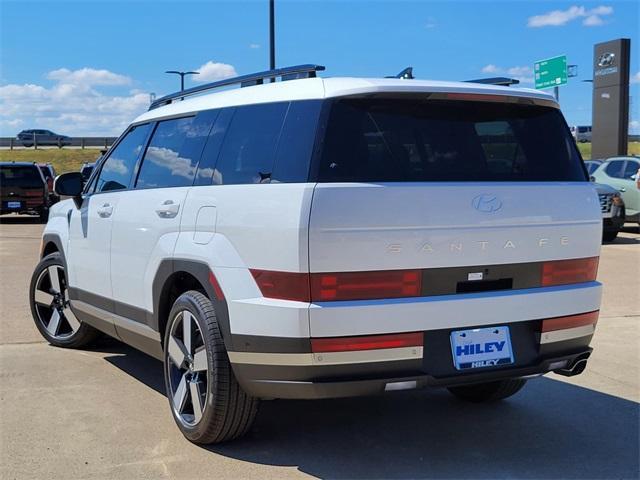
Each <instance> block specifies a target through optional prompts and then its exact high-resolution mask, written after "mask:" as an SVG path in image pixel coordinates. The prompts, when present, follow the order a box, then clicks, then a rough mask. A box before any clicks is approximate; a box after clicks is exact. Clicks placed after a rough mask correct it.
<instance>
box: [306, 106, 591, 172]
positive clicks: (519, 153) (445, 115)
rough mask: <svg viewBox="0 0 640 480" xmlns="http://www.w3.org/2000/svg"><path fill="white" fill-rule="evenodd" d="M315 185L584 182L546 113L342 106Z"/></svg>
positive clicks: (334, 115)
mask: <svg viewBox="0 0 640 480" xmlns="http://www.w3.org/2000/svg"><path fill="white" fill-rule="evenodd" d="M324 140H325V141H324V147H323V152H322V157H321V159H320V165H319V173H318V180H319V181H321V182H421V181H426V182H430V181H452V182H459V181H585V180H586V177H585V173H584V170H583V168H582V165H581V159H580V157H579V155H578V153H577V150H576V147H575V144H574V142H573V139H572V137H571V136H570V134H569V130H568V128H567V126H566V124H565V122H564V119H563V118H562V115H561V114H560V112H559V111H558V110H556V109H554V108H551V107H543V106H535V105H517V104H512V103H489V102H473V101H451V100H445V101H439V100H421V99H409V98H404V99H397V98H396V99H383V98H378V99H343V100H339V101H336V102H335V103H334V104H333V106H332V107H331V112H330V114H329V119H328V125H327V130H326V137H325V139H324Z"/></svg>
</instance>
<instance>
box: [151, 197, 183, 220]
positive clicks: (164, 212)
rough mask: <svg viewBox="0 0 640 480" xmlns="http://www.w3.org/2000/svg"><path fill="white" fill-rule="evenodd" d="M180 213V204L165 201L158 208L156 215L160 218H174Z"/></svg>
mask: <svg viewBox="0 0 640 480" xmlns="http://www.w3.org/2000/svg"><path fill="white" fill-rule="evenodd" d="M178 211H180V204H179V203H175V202H174V201H173V200H165V201H164V202H163V203H162V204H161V205H160V206H159V207H158V208H156V213H157V214H158V216H159V217H160V218H174V217H175V216H176V215H178Z"/></svg>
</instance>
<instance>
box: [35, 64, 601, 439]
mask: <svg viewBox="0 0 640 480" xmlns="http://www.w3.org/2000/svg"><path fill="white" fill-rule="evenodd" d="M321 69H323V68H322V67H318V66H314V65H304V66H299V67H291V68H286V69H280V70H276V71H269V72H263V73H260V74H256V75H249V76H244V77H240V78H236V79H232V80H225V81H221V82H217V83H215V84H212V85H206V86H203V87H197V88H194V89H191V90H187V91H184V92H179V93H176V94H173V95H170V96H168V97H165V98H162V99H159V100H158V101H156V102H155V103H154V104H153V105H152V108H151V109H150V110H149V111H148V112H147V113H145V114H143V115H141V116H140V117H138V118H137V119H136V120H135V121H134V122H133V123H132V124H131V126H130V127H129V128H128V129H127V130H126V131H125V132H124V134H123V135H122V136H121V137H120V138H119V140H118V141H117V142H116V143H115V145H114V146H113V147H112V148H111V149H110V150H109V152H108V153H107V154H106V155H104V157H103V158H102V159H101V160H100V162H99V164H98V165H97V166H96V167H95V169H94V171H93V173H92V175H91V177H90V179H89V180H88V182H87V183H86V184H85V185H84V186H83V185H82V180H81V176H80V173H79V172H75V173H68V174H64V175H61V176H59V177H58V178H57V179H56V185H55V188H56V191H57V192H58V193H59V194H60V195H68V196H72V197H73V199H69V200H65V201H62V202H60V203H58V204H56V205H55V206H54V207H52V209H51V213H50V219H49V223H48V224H47V226H46V229H45V232H44V237H43V248H42V261H41V262H40V264H39V265H38V266H37V267H36V269H35V272H34V274H33V278H32V281H31V287H30V295H31V297H30V298H31V308H32V313H33V317H34V320H35V323H36V325H37V327H38V328H39V330H40V332H41V333H42V335H43V336H44V337H45V338H46V339H47V340H48V341H49V342H50V343H51V344H53V345H57V346H60V347H73V348H77V347H82V346H85V345H87V344H88V343H90V342H91V341H93V340H94V339H95V338H96V336H97V335H98V332H104V333H106V334H108V335H111V336H113V337H116V338H119V339H121V340H122V341H124V342H126V343H128V344H130V345H132V346H134V347H136V348H138V349H140V350H142V351H144V352H147V353H149V354H150V355H153V356H155V357H157V358H158V359H161V360H162V361H163V362H164V371H165V379H166V391H167V396H168V399H169V404H170V407H171V412H172V414H173V417H174V418H175V421H176V423H177V425H178V427H179V428H180V430H181V431H182V432H183V434H184V435H185V436H186V437H187V438H188V439H190V440H191V441H193V442H197V443H211V442H221V441H225V440H230V439H233V438H237V437H239V436H241V435H243V434H244V433H245V432H247V431H248V430H249V429H250V427H251V423H252V421H253V419H254V417H255V415H256V410H257V406H258V401H259V399H273V398H300V399H313V398H327V397H342V396H353V395H369V394H378V393H383V392H388V391H395V390H402V389H413V388H419V387H425V386H432V387H446V388H448V389H449V390H450V391H451V392H452V393H453V394H454V395H455V396H457V397H459V398H461V399H464V400H469V401H472V402H481V401H491V400H498V399H502V398H506V397H508V396H510V395H513V394H514V393H516V392H517V391H518V390H520V389H521V388H522V386H523V385H524V384H525V382H526V381H527V379H529V378H532V377H535V376H539V375H544V374H546V373H548V372H556V373H560V374H563V375H576V374H578V373H580V372H582V370H583V369H584V368H585V365H586V361H587V358H588V357H589V355H590V353H591V348H590V347H589V343H590V340H591V337H592V335H593V333H594V330H595V325H596V321H597V319H598V311H599V308H600V296H601V290H602V287H601V285H600V283H598V282H597V281H596V272H597V266H598V258H599V253H600V239H601V236H602V219H601V212H600V204H599V201H598V196H597V195H596V192H595V190H594V188H593V186H592V185H591V184H590V182H589V179H588V177H587V174H586V172H585V170H584V167H583V166H582V161H581V158H580V155H579V153H578V151H577V149H576V146H575V143H574V142H573V140H572V138H571V135H570V132H569V129H568V127H567V125H566V123H565V120H564V119H563V117H562V114H561V113H560V110H559V108H558V105H557V103H556V102H555V101H554V99H553V98H552V97H551V96H549V95H547V94H545V93H540V92H536V91H534V90H526V89H515V88H509V87H499V86H494V85H481V84H474V83H464V82H433V81H419V80H400V79H388V78H385V79H379V78H373V79H363V78H318V77H316V71H318V70H321ZM273 78H276V79H279V80H281V81H277V82H274V83H269V80H270V79H273ZM233 83H237V84H239V85H241V86H242V87H243V88H237V89H228V88H227V89H223V90H218V89H217V87H222V86H225V87H226V86H229V85H230V84H233ZM196 94H197V95H196Z"/></svg>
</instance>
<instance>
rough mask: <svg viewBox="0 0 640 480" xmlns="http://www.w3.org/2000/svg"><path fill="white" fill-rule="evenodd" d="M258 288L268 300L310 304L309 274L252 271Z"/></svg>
mask: <svg viewBox="0 0 640 480" xmlns="http://www.w3.org/2000/svg"><path fill="white" fill-rule="evenodd" d="M251 275H253V278H255V280H256V283H257V284H258V288H260V291H261V292H262V295H264V296H265V297H267V298H279V299H282V300H297V301H300V302H309V301H310V300H311V298H310V296H309V274H308V273H297V272H274V271H270V270H251Z"/></svg>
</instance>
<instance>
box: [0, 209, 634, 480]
mask: <svg viewBox="0 0 640 480" xmlns="http://www.w3.org/2000/svg"><path fill="white" fill-rule="evenodd" d="M41 232H42V225H38V224H36V223H33V222H30V221H29V220H25V219H24V218H15V217H14V218H9V219H4V222H3V223H2V224H0V282H1V285H2V288H1V289H0V311H1V313H2V321H0V378H1V379H2V382H1V383H0V459H1V465H0V478H2V479H58V478H59V479H65V480H68V479H75V478H83V479H85V478H109V479H127V480H128V479H137V478H150V479H154V478H172V479H174V478H175V479H179V478H185V479H192V478H193V479H195V478H198V479H202V478H216V479H222V478H261V479H263V478H288V477H303V476H315V477H321V478H341V479H346V478H358V479H363V478H426V477H429V478H446V479H454V478H554V479H555V478H580V479H586V478H638V477H639V463H638V456H639V452H640V445H639V436H640V433H639V432H640V408H639V403H638V402H640V368H639V365H640V235H638V233H637V231H635V230H634V231H629V232H627V233H623V234H621V236H620V238H619V239H618V240H616V242H614V243H613V244H608V245H605V246H603V250H602V254H601V257H600V269H599V280H600V281H602V282H603V283H604V285H605V288H604V299H603V305H602V310H601V315H600V320H599V323H598V328H597V331H596V335H595V337H594V341H593V342H592V346H593V347H594V348H595V351H594V354H593V356H592V357H591V360H590V361H589V365H588V366H587V370H586V371H585V373H583V374H582V375H579V376H576V377H572V378H564V377H560V376H557V375H555V374H550V375H548V376H546V377H544V378H540V379H536V380H533V381H530V382H529V383H528V384H527V386H525V388H524V389H523V390H522V392H520V393H519V394H517V395H516V396H514V397H512V398H511V399H509V400H507V401H505V402H502V403H499V404H491V405H470V404H466V403H463V402H460V401H458V400H456V399H454V398H453V397H452V396H450V395H449V394H448V393H447V392H446V391H443V390H435V389H434V390H420V391H411V392H396V393H392V394H387V395H384V396H378V397H369V398H353V399H342V400H323V401H291V400H275V401H269V402H263V403H262V404H261V408H260V412H259V414H258V419H257V421H256V423H255V426H254V428H253V429H252V431H251V432H250V434H249V435H248V436H247V437H246V438H244V439H242V440H240V441H237V442H234V443H230V444H225V445H219V446H212V447H208V448H203V447H199V446H196V445H193V444H191V443H189V442H188V441H186V440H185V439H184V438H183V437H182V435H181V434H180V432H179V430H178V429H177V427H176V426H175V425H174V422H173V419H172V417H171V414H170V411H169V405H168V402H167V399H166V397H165V396H164V393H163V390H164V387H163V377H162V368H161V364H160V363H159V362H158V361H156V360H154V359H152V358H150V357H147V356H146V355H144V354H142V353H139V352H137V351H136V350H134V349H132V348H130V347H128V346H125V345H123V344H121V343H119V342H118V341H116V340H110V339H104V340H101V341H100V342H99V343H98V344H97V345H96V346H95V347H92V348H91V349H87V350H63V349H58V348H55V347H51V346H49V345H48V344H47V343H45V342H44V341H43V339H42V337H41V336H40V335H39V333H38V332H37V330H36V328H35V326H34V325H33V321H32V319H31V314H30V311H29V306H28V299H27V297H28V283H29V278H30V275H31V272H32V269H33V267H34V266H35V264H36V263H37V261H38V258H37V255H38V253H37V252H38V246H39V244H40V234H41Z"/></svg>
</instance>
